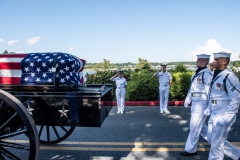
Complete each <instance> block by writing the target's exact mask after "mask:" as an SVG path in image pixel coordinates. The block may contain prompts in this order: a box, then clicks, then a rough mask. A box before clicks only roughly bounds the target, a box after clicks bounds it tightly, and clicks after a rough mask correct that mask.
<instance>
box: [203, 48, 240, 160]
mask: <svg viewBox="0 0 240 160" xmlns="http://www.w3.org/2000/svg"><path fill="white" fill-rule="evenodd" d="M230 55H231V53H226V52H219V53H214V61H213V67H214V68H215V70H214V74H213V77H212V81H211V84H210V95H209V106H208V108H207V109H206V111H205V114H208V113H210V114H211V116H210V118H209V121H208V133H207V138H208V141H209V142H210V143H211V148H210V152H209V158H208V159H209V160H222V159H223V158H224V154H227V155H228V156H229V157H231V158H232V159H234V160H237V159H239V157H240V150H239V149H238V148H237V147H234V146H232V145H231V144H230V143H229V142H227V137H228V133H229V131H230V129H231V126H232V125H233V124H234V122H235V120H236V113H237V112H238V108H239V104H240V84H239V79H238V77H237V76H236V75H235V74H234V73H233V72H231V71H229V70H228V69H227V65H228V63H229V61H230Z"/></svg>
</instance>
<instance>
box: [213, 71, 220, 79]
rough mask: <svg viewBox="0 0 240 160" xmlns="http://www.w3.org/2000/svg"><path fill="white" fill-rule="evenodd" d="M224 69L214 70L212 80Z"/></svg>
mask: <svg viewBox="0 0 240 160" xmlns="http://www.w3.org/2000/svg"><path fill="white" fill-rule="evenodd" d="M222 71H223V70H214V73H213V78H212V80H214V78H215V77H217V75H219V73H221V72H222Z"/></svg>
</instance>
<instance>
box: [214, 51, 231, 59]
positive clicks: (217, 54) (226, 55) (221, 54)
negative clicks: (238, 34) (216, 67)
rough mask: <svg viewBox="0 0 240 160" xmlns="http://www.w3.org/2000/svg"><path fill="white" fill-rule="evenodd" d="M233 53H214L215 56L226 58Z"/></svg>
mask: <svg viewBox="0 0 240 160" xmlns="http://www.w3.org/2000/svg"><path fill="white" fill-rule="evenodd" d="M231 54H232V53H227V52H218V53H213V55H214V58H218V57H226V58H230V56H231Z"/></svg>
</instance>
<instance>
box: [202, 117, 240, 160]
mask: <svg viewBox="0 0 240 160" xmlns="http://www.w3.org/2000/svg"><path fill="white" fill-rule="evenodd" d="M216 119H217V117H213V116H211V117H210V119H209V121H208V133H207V138H208V140H209V142H210V143H211V149H210V152H209V157H208V159H209V160H223V158H224V154H226V155H227V156H229V157H231V158H232V159H233V160H238V158H239V157H240V149H238V148H237V147H234V146H232V145H231V143H229V142H228V141H227V137H228V133H229V131H230V129H231V126H232V124H233V123H234V122H235V120H236V116H235V117H234V118H233V119H232V122H231V123H230V125H225V126H222V125H219V124H217V123H216Z"/></svg>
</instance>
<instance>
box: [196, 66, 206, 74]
mask: <svg viewBox="0 0 240 160" xmlns="http://www.w3.org/2000/svg"><path fill="white" fill-rule="evenodd" d="M205 68H207V67H199V68H198V69H197V70H196V75H197V74H198V73H199V72H200V71H201V70H203V69H205Z"/></svg>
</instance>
